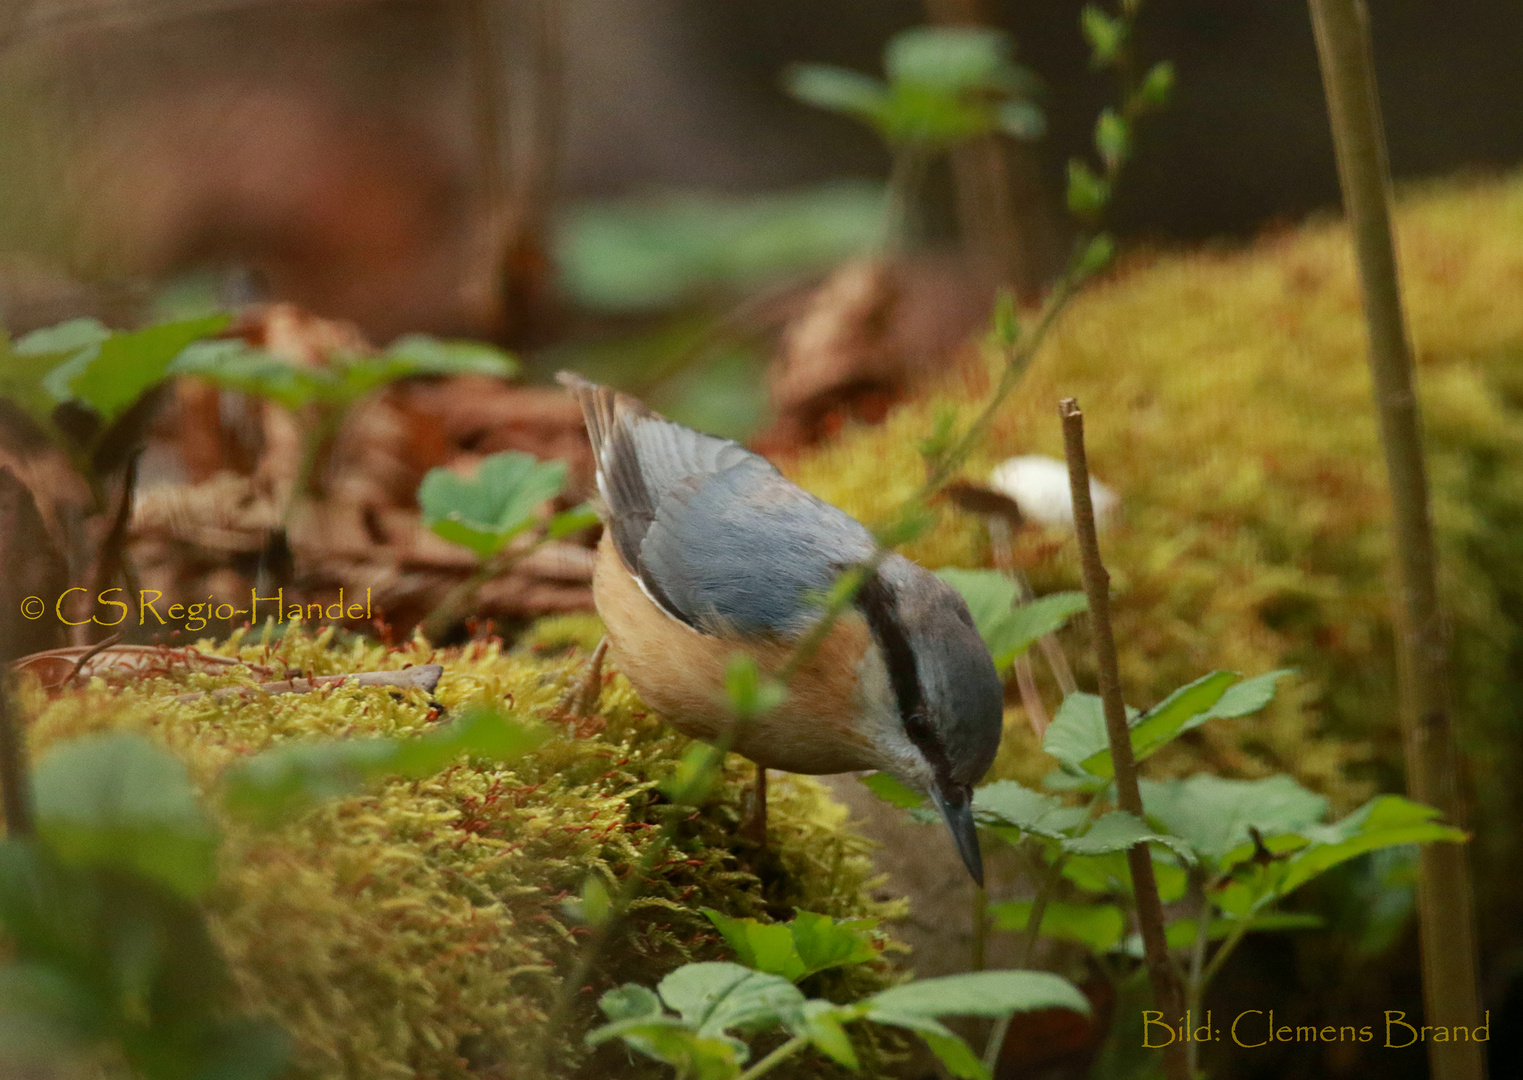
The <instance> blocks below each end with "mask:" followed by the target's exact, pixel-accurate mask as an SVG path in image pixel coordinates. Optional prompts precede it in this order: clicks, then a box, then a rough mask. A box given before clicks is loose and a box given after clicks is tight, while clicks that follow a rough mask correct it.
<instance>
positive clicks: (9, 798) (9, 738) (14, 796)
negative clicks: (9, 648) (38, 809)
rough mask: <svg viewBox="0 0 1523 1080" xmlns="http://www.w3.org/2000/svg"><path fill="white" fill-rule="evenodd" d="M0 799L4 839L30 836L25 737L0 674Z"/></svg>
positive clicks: (6, 679)
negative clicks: (3, 813)
mask: <svg viewBox="0 0 1523 1080" xmlns="http://www.w3.org/2000/svg"><path fill="white" fill-rule="evenodd" d="M0 795H3V796H4V808H5V835H6V836H8V837H11V838H12V839H20V838H21V837H26V836H31V835H32V833H33V831H34V828H33V824H32V786H31V780H30V777H29V776H28V775H27V768H26V736H25V735H24V734H23V733H22V731H21V729H20V727H19V726H18V724H17V719H16V711H15V709H14V707H13V704H12V701H11V686H10V678H9V677H8V676H6V675H4V674H3V673H0Z"/></svg>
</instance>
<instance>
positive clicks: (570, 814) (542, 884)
mask: <svg viewBox="0 0 1523 1080" xmlns="http://www.w3.org/2000/svg"><path fill="white" fill-rule="evenodd" d="M563 629H564V628H563ZM550 636H551V637H553V636H555V635H554V634H551V635H550ZM255 638H257V635H254V636H253V637H250V638H241V637H238V636H235V638H234V639H233V640H232V641H231V642H229V643H228V644H227V645H225V646H222V647H221V651H223V652H227V653H229V654H230V655H237V656H239V657H240V658H242V659H244V660H246V661H251V662H257V663H262V664H280V665H284V666H286V667H287V668H289V669H294V670H296V671H300V672H304V673H306V672H310V673H313V674H319V675H321V674H330V673H338V672H349V671H364V670H379V669H390V668H397V667H402V666H404V665H406V664H410V663H423V662H437V663H441V664H443V665H444V668H445V673H444V675H443V678H442V679H441V681H440V683H439V686H438V689H437V691H436V694H435V699H436V701H437V703H438V704H439V705H440V706H443V708H444V709H445V710H446V711H449V710H453V709H455V708H456V707H459V706H463V705H467V704H470V703H474V702H490V703H496V704H498V705H500V706H503V707H505V708H507V709H509V710H512V711H515V712H518V713H520V714H532V715H541V716H543V715H546V714H547V713H548V712H549V711H550V709H551V708H552V707H553V705H554V704H555V703H556V702H557V701H558V700H559V699H560V697H561V695H562V694H564V692H565V690H566V687H567V685H568V684H569V683H570V682H571V681H572V680H573V679H574V678H576V677H577V675H578V674H579V672H580V671H581V670H582V665H583V664H584V663H585V657H583V656H579V655H574V654H567V653H562V654H561V655H559V656H554V657H549V658H544V657H536V656H534V655H532V654H531V653H530V652H527V651H524V652H505V651H503V650H502V649H501V647H500V646H498V645H496V644H481V643H477V644H473V645H470V646H467V647H465V648H464V649H463V650H449V651H444V652H434V651H433V650H430V649H429V648H428V647H426V646H424V645H422V644H421V643H413V644H411V645H408V646H405V647H402V648H395V649H386V648H383V647H381V646H379V645H375V644H371V643H366V642H363V641H354V642H352V643H350V644H348V645H345V646H343V647H338V646H336V645H335V644H334V642H333V640H332V635H331V633H324V634H322V635H319V636H317V637H311V636H305V635H302V634H300V633H296V632H293V633H291V634H289V635H287V636H286V637H285V638H284V639H283V640H280V641H278V642H276V643H274V644H272V645H269V646H260V645H254V644H250V642H251V641H252V640H254V639H255ZM248 681H249V677H248V675H247V673H246V672H244V673H243V674H242V677H241V678H240V677H239V675H237V674H233V675H216V676H212V675H204V674H181V675H176V676H173V677H158V678H146V679H145V678H134V679H131V680H124V681H113V682H112V683H110V684H108V683H105V682H103V681H101V680H100V679H96V680H94V682H93V683H92V685H91V686H90V687H89V688H88V689H87V690H85V691H83V692H79V693H70V694H65V695H64V696H62V697H60V698H58V699H56V700H54V701H51V702H46V703H44V702H43V701H41V700H40V691H38V690H37V689H36V687H35V684H33V685H32V688H31V689H30V690H29V691H28V692H27V696H28V699H29V700H28V705H29V706H30V709H29V711H30V712H32V713H34V714H35V715H36V716H37V718H36V720H35V722H34V723H33V724H32V727H31V744H32V745H31V750H32V753H33V754H40V753H45V752H46V750H47V748H48V747H49V746H50V745H52V744H54V743H56V742H58V741H60V740H64V739H68V738H71V737H74V736H77V735H81V734H85V733H88V732H94V731H100V730H106V729H112V730H118V729H126V730H133V731H140V732H143V733H146V734H148V735H149V736H151V737H153V738H155V739H157V740H159V741H161V742H162V743H164V744H165V745H166V746H168V747H169V748H170V749H171V750H173V751H174V752H175V753H176V754H178V755H179V756H180V757H181V758H183V760H184V761H185V762H186V763H187V765H188V766H189V768H190V770H191V774H192V776H193V778H194V779H195V780H196V781H197V782H198V783H199V784H200V785H202V786H203V788H204V789H206V790H208V791H210V790H211V788H212V787H213V786H214V784H215V781H216V778H217V777H218V775H219V774H220V773H221V771H222V770H223V769H224V768H226V767H227V766H228V765H229V764H230V763H232V762H234V761H235V760H237V759H239V758H241V757H243V756H244V755H247V754H249V753H252V752H255V751H258V750H261V749H263V748H266V747H269V746H272V745H275V744H277V743H281V742H284V741H287V740H295V739H315V738H349V737H360V736H371V735H380V736H408V735H414V734H420V733H422V732H424V731H426V730H427V729H428V728H429V727H430V725H432V724H435V723H437V722H438V719H439V714H438V712H437V711H436V710H434V709H433V708H432V707H431V705H430V703H429V702H428V701H427V700H426V699H425V697H424V695H423V694H422V693H421V692H420V691H416V690H414V691H408V692H406V693H405V694H402V693H394V692H391V691H388V690H386V689H384V688H359V687H348V688H337V689H329V690H326V691H321V692H318V693H312V694H290V695H281V696H262V697H256V698H253V699H250V700H248V701H246V702H241V703H238V704H232V705H230V704H229V703H228V702H226V701H218V700H214V699H212V698H210V697H205V698H201V699H199V700H197V701H192V702H187V703H178V702H176V701H175V697H174V696H175V695H176V694H180V693H183V692H185V691H186V690H187V689H210V688H214V687H218V686H223V685H228V684H232V683H240V682H242V683H247V682H248ZM686 746H687V740H686V739H684V738H683V737H681V736H679V735H676V734H675V733H673V732H672V731H671V729H669V728H667V727H666V726H665V725H664V724H663V723H662V722H661V721H660V720H659V719H658V718H657V717H656V716H654V715H652V714H649V713H647V711H646V710H645V709H644V707H643V706H642V705H641V704H640V702H639V700H638V699H637V698H636V697H635V696H634V693H633V691H632V690H631V689H630V687H629V685H628V684H627V683H626V682H625V681H624V679H623V678H622V677H619V676H614V677H612V678H610V679H608V680H606V685H605V688H604V692H603V697H602V707H601V715H600V716H599V717H597V718H594V719H593V720H591V721H583V722H582V723H581V725H580V726H579V727H577V728H574V729H567V730H566V731H565V732H564V734H562V735H560V736H558V737H556V738H553V739H552V740H551V741H550V742H548V743H547V744H545V745H544V746H542V747H541V748H540V749H538V750H537V751H535V752H534V753H533V754H532V755H530V756H529V757H527V758H524V759H522V760H520V761H519V762H517V763H516V764H515V765H514V766H513V767H512V768H511V769H509V768H503V767H497V766H479V767H478V766H475V765H471V764H468V763H466V762H465V761H463V760H462V761H461V762H460V763H459V764H457V765H455V766H452V767H450V768H448V769H446V770H445V771H444V772H442V773H439V774H438V775H436V776H434V777H432V778H430V779H427V780H420V781H403V780H397V781H393V782H389V783H386V784H384V785H382V786H380V787H378V788H375V789H373V790H371V791H369V792H367V793H366V794H363V795H359V796H355V797H350V798H345V799H341V800H336V801H332V802H329V803H326V804H323V805H321V806H319V807H317V808H315V809H313V810H311V811H309V812H307V813H306V814H304V815H302V816H301V817H299V818H298V819H296V820H294V821H292V822H291V823H289V824H287V825H284V826H282V827H280V828H278V829H275V830H265V831H261V830H254V829H251V828H249V827H246V826H244V825H241V824H239V823H237V822H235V821H230V820H229V821H224V822H223V826H224V829H225V833H226V843H225V844H224V848H223V861H222V870H221V877H220V881H219V883H218V885H217V887H216V889H215V891H214V893H213V895H212V896H211V898H210V900H209V902H208V908H209V910H210V914H211V918H212V925H213V929H214V933H215V934H216V936H217V938H218V940H219V941H220V942H221V943H222V945H223V947H224V949H225V950H226V952H227V954H228V956H229V958H230V960H231V962H232V966H233V969H234V974H235V978H236V981H237V986H238V991H239V995H240V998H241V1000H240V1001H239V1002H238V1003H237V1004H238V1007H239V1008H240V1009H242V1010H244V1011H246V1012H250V1013H253V1014H256V1015H259V1016H266V1017H270V1018H273V1019H274V1020H276V1021H278V1022H279V1023H280V1024H281V1026H283V1027H284V1028H285V1030H286V1031H287V1032H289V1033H290V1035H291V1036H292V1037H293V1039H294V1041H295V1044H296V1047H297V1055H298V1068H297V1072H296V1075H298V1076H300V1077H311V1078H317V1077H321V1078H324V1080H331V1078H339V1077H343V1078H353V1080H361V1078H363V1080H384V1078H388V1077H390V1078H395V1080H415V1078H461V1080H467V1078H469V1080H476V1078H486V1077H491V1078H493V1080H509V1078H516V1077H520V1076H524V1075H525V1073H524V1072H522V1065H523V1062H524V1059H525V1057H526V1055H527V1052H528V1050H529V1048H531V1047H533V1046H534V1045H535V1040H537V1039H538V1038H539V1037H540V1036H541V1033H542V1031H543V1029H544V1023H545V1015H546V1009H547V1007H548V1004H549V1002H550V1000H551V998H552V996H553V994H554V992H555V989H556V987H557V985H558V981H559V978H560V976H561V974H563V973H565V972H566V971H568V970H569V965H570V964H571V962H572V961H573V959H574V957H575V955H576V949H577V948H578V942H579V940H580V938H581V937H582V936H583V935H584V934H585V933H586V931H585V930H584V929H583V928H581V927H579V926H578V924H577V922H576V921H575V919H574V918H572V917H571V916H570V915H569V914H568V912H567V910H566V905H565V903H564V901H565V900H566V898H568V897H573V896H576V895H578V894H579V893H580V891H581V889H582V885H583V882H584V881H585V880H586V879H587V877H588V875H589V874H593V873H597V874H602V875H604V877H605V879H606V880H608V881H609V882H610V883H612V882H616V881H618V880H620V879H622V878H623V877H624V876H626V875H627V874H628V873H629V872H631V868H632V867H633V866H634V865H635V864H636V863H637V862H638V861H639V860H640V859H641V857H642V854H643V852H644V851H645V848H646V845H647V844H648V843H649V842H650V841H651V839H652V837H653V836H654V834H655V832H656V827H657V826H658V825H659V824H660V823H662V822H663V821H665V820H667V819H668V818H669V817H672V816H675V817H676V818H677V819H678V820H679V822H680V824H679V825H678V826H677V828H676V832H675V836H676V842H675V846H674V847H673V849H672V850H671V851H669V852H668V853H667V855H665V856H664V857H663V858H662V859H660V860H659V861H658V863H657V864H656V866H655V868H654V870H653V871H652V872H651V874H650V877H649V881H648V884H647V886H646V887H645V888H644V890H643V891H642V893H641V897H640V899H639V900H638V901H637V903H636V906H635V908H634V909H633V910H632V912H631V915H630V917H629V919H628V921H627V923H626V924H625V926H624V928H623V930H622V931H621V932H620V933H618V934H616V935H615V936H614V939H613V940H611V941H610V943H609V945H608V946H607V947H606V950H605V951H604V952H603V953H602V955H601V959H600V962H599V964H598V965H597V968H596V970H595V974H594V976H593V977H592V978H591V979H590V980H589V981H590V984H591V985H590V986H589V987H588V988H586V989H585V990H584V991H583V992H581V993H579V994H578V996H577V999H576V1000H577V1006H578V1007H577V1009H576V1012H575V1018H574V1022H573V1023H571V1024H570V1025H568V1026H567V1028H566V1029H565V1030H563V1031H558V1032H555V1033H554V1039H555V1041H554V1043H553V1049H552V1053H551V1059H552V1060H553V1061H554V1062H555V1063H556V1071H555V1075H557V1076H567V1077H570V1076H580V1077H592V1076H597V1077H602V1076H608V1075H612V1074H615V1073H617V1074H618V1075H629V1076H642V1075H652V1076H654V1075H659V1070H657V1069H655V1067H654V1066H653V1065H651V1064H650V1063H648V1062H646V1063H644V1064H643V1065H642V1064H641V1063H640V1062H638V1061H630V1060H629V1059H628V1058H627V1056H626V1054H625V1052H624V1051H623V1050H622V1049H621V1048H619V1047H617V1046H609V1047H605V1048H604V1049H602V1050H600V1051H599V1053H598V1054H597V1055H595V1056H589V1055H588V1054H587V1053H586V1052H585V1051H584V1050H583V1049H582V1048H581V1035H582V1033H583V1032H584V1031H586V1030H587V1029H588V1027H589V1025H591V1024H592V1023H594V1022H596V1008H595V1002H596V999H597V996H598V994H599V993H601V991H602V990H603V989H605V988H607V987H609V986H612V985H616V984H618V983H621V982H624V981H626V980H632V981H638V982H641V983H645V984H647V985H649V984H653V983H654V982H656V981H657V980H658V979H659V978H660V977H661V976H662V975H663V974H665V973H666V972H667V971H669V970H671V969H672V968H674V967H676V966H677V965H679V964H681V963H683V962H685V961H688V960H692V959H718V958H729V957H728V953H727V950H726V948H725V947H724V945H723V942H722V941H721V940H720V939H719V937H718V935H717V934H716V933H715V932H714V931H713V928H712V927H711V925H710V924H709V922H708V920H707V919H706V918H705V917H704V916H703V915H702V913H701V911H700V908H702V907H704V906H706V905H707V906H712V907H715V908H718V909H719V910H721V911H724V912H725V913H727V914H730V915H733V916H749V917H761V918H779V919H786V918H788V917H790V916H791V915H792V913H793V909H794V908H795V907H801V908H804V909H807V910H810V911H816V912H821V913H824V914H828V915H832V916H836V917H861V916H866V915H879V916H887V915H892V914H896V913H897V912H896V910H895V909H894V907H893V905H885V904H879V903H874V902H873V901H871V900H869V899H868V895H867V893H868V885H869V874H870V873H871V862H870V859H869V858H868V855H867V844H866V843H865V842H864V841H862V840H860V839H858V838H856V837H854V836H853V835H852V834H851V833H850V832H849V831H848V830H847V829H846V828H845V816H846V814H845V811H844V810H843V809H842V808H841V807H840V806H839V805H837V804H835V803H833V802H831V801H830V800H829V798H828V797H827V796H826V795H825V793H824V792H823V790H822V789H821V788H820V787H819V786H818V785H817V784H815V783H814V782H812V781H808V780H804V779H802V778H787V779H786V780H784V781H783V782H780V783H774V784H773V785H772V790H771V792H770V799H769V803H770V815H769V821H770V836H769V848H768V850H767V851H766V852H758V851H756V850H754V849H747V848H746V847H745V846H744V845H743V844H742V843H741V842H740V841H738V840H736V838H735V835H734V834H735V827H736V825H737V822H738V820H739V815H740V811H739V805H740V798H741V792H742V789H743V787H744V786H745V785H746V784H748V783H749V781H750V778H751V769H750V767H749V765H747V764H745V763H743V762H741V761H740V760H739V759H737V758H733V757H732V759H731V766H732V767H731V769H730V770H728V771H727V772H726V773H725V775H724V777H723V779H722V781H721V783H720V784H719V785H718V788H717V790H716V792H715V794H714V796H713V798H712V800H711V802H710V803H709V805H708V806H706V807H705V808H704V809H702V810H701V811H700V810H694V809H692V808H688V807H680V806H674V805H671V804H669V803H666V802H665V801H664V800H662V799H661V798H660V797H659V796H658V795H657V793H656V791H655V785H656V783H657V782H658V781H659V780H660V779H661V778H663V777H665V776H666V775H668V774H669V773H670V771H671V769H672V768H673V766H674V763H675V762H676V760H677V759H678V758H679V757H680V755H681V753H682V751H683V750H684V749H685V748H686ZM893 978H894V972H893V969H892V968H891V966H890V965H889V963H888V962H886V961H878V962H875V963H873V964H867V965H859V966H856V967H853V968H850V969H844V970H843V971H840V972H836V973H823V974H821V975H819V976H816V977H815V979H816V980H818V981H817V982H815V983H812V984H811V985H810V987H808V989H809V990H810V991H811V992H813V993H816V994H823V995H826V996H831V997H836V998H839V999H840V1000H851V999H853V998H855V997H856V996H860V995H864V994H867V993H871V992H873V991H874V990H876V989H880V988H882V987H883V986H884V985H886V984H887V983H889V982H890V981H892V980H893ZM879 1060H881V1058H880V1059H879ZM791 1075H798V1076H821V1075H835V1072H834V1071H831V1070H827V1069H823V1068H821V1067H813V1068H812V1069H811V1067H809V1066H804V1067H801V1068H800V1070H799V1071H798V1072H797V1073H794V1074H791Z"/></svg>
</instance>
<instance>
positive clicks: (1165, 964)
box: [1058, 398, 1190, 1080]
mask: <svg viewBox="0 0 1523 1080" xmlns="http://www.w3.org/2000/svg"><path fill="white" fill-rule="evenodd" d="M1058 413H1059V415H1060V416H1061V417H1062V419H1063V449H1064V451H1065V453H1066V455H1067V458H1068V483H1069V487H1070V488H1071V489H1072V492H1073V508H1074V532H1075V534H1076V537H1077V539H1078V541H1079V556H1080V558H1081V560H1082V562H1083V568H1084V591H1085V593H1086V594H1088V597H1089V614H1090V618H1091V620H1092V622H1093V624H1094V634H1095V660H1096V665H1095V666H1096V667H1097V668H1098V673H1099V683H1100V698H1101V700H1102V701H1103V702H1104V705H1105V733H1106V736H1107V738H1108V740H1109V742H1110V751H1111V761H1112V762H1113V763H1114V765H1115V769H1116V795H1117V800H1116V801H1117V802H1118V803H1120V805H1121V809H1123V810H1125V811H1127V812H1128V813H1130V814H1134V815H1135V816H1137V817H1138V818H1141V817H1142V795H1141V793H1140V791H1139V790H1138V787H1137V762H1136V760H1135V759H1134V758H1133V756H1132V738H1131V732H1130V731H1129V730H1128V728H1127V723H1126V705H1125V703H1124V702H1123V701H1122V699H1121V672H1120V668H1119V666H1118V664H1117V660H1116V637H1115V632H1114V631H1113V630H1112V628H1111V617H1110V575H1109V574H1107V573H1106V571H1105V565H1104V563H1102V562H1101V561H1100V540H1099V537H1098V535H1097V533H1096V530H1095V507H1094V503H1093V502H1092V501H1091V499H1090V493H1089V462H1088V459H1087V457H1086V455H1085V452H1084V414H1083V413H1082V412H1080V411H1079V404H1078V402H1076V401H1075V400H1074V399H1073V398H1066V399H1064V400H1063V402H1062V403H1061V404H1060V405H1059V406H1058ZM1126 859H1127V865H1128V866H1129V868H1130V869H1131V874H1132V892H1133V894H1134V895H1135V896H1136V900H1137V928H1138V930H1139V931H1140V932H1141V934H1142V944H1143V949H1144V953H1145V955H1146V956H1147V966H1148V980H1149V982H1151V983H1152V986H1153V999H1154V1002H1155V1004H1156V1005H1157V1006H1158V1008H1159V1009H1160V1010H1162V1011H1163V1013H1164V1016H1165V1018H1166V1020H1167V1019H1169V1018H1172V1019H1173V1020H1174V1021H1177V1020H1178V1019H1179V1018H1180V1016H1181V1015H1182V1014H1183V1012H1184V1001H1183V994H1182V992H1181V987H1180V985H1179V977H1178V973H1177V972H1176V971H1175V970H1174V965H1173V962H1172V961H1171V960H1170V958H1169V945H1168V941H1167V940H1166V939H1165V937H1164V932H1163V904H1162V903H1161V902H1160V901H1159V899H1158V882H1157V880H1156V879H1155V878H1154V876H1153V857H1152V855H1151V854H1150V853H1149V852H1148V846H1147V844H1146V843H1141V844H1135V845H1133V846H1132V847H1131V848H1130V849H1128V851H1127V853H1126ZM1163 1068H1164V1074H1165V1075H1166V1076H1167V1077H1168V1078H1169V1080H1188V1078H1189V1075H1190V1073H1189V1071H1188V1065H1187V1062H1186V1060H1185V1054H1184V1047H1183V1045H1182V1044H1181V1043H1180V1042H1179V1041H1177V1040H1176V1041H1174V1042H1172V1043H1170V1044H1169V1045H1168V1046H1166V1047H1165V1048H1164V1051H1163Z"/></svg>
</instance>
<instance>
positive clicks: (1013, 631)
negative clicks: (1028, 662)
mask: <svg viewBox="0 0 1523 1080" xmlns="http://www.w3.org/2000/svg"><path fill="white" fill-rule="evenodd" d="M936 576H937V577H939V578H941V579H942V580H943V581H945V582H946V583H947V584H948V585H951V586H952V588H954V589H956V590H957V592H958V593H959V594H960V595H961V596H962V598H963V602H964V603H966V604H967V605H968V613H969V614H970V615H972V616H973V625H974V626H975V627H977V629H978V633H979V636H980V637H982V638H983V639H984V644H985V645H987V646H988V648H989V654H990V656H991V657H992V658H993V660H994V667H995V670H996V671H1000V672H1003V671H1004V670H1005V669H1006V668H1008V667H1009V666H1010V665H1011V664H1012V663H1014V662H1015V658H1016V657H1018V656H1020V655H1021V654H1022V653H1024V652H1025V651H1026V650H1027V649H1029V648H1030V647H1031V646H1032V645H1033V644H1034V643H1035V642H1036V641H1037V639H1039V638H1041V637H1043V636H1044V635H1046V634H1051V633H1055V632H1056V631H1058V630H1060V629H1061V628H1062V627H1063V624H1064V623H1066V622H1067V621H1068V620H1069V619H1070V618H1072V617H1073V616H1074V615H1075V614H1077V613H1078V612H1080V611H1083V610H1085V609H1086V608H1087V607H1088V606H1089V602H1088V600H1086V599H1085V596H1084V594H1083V593H1081V592H1061V593H1052V594H1050V595H1048V596H1042V597H1038V598H1037V599H1035V600H1032V601H1030V602H1029V603H1025V604H1017V602H1016V600H1017V596H1018V592H1017V589H1016V585H1015V583H1014V582H1013V581H1011V580H1010V579H1009V578H1008V577H1006V576H1005V575H1004V574H1001V573H999V572H998V571H995V570H958V569H952V568H949V569H944V570H938V571H937V572H936Z"/></svg>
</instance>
